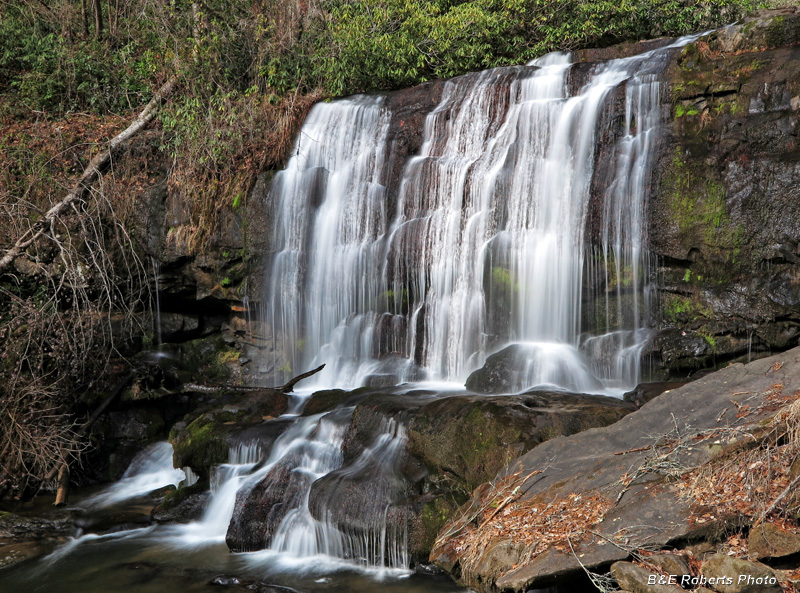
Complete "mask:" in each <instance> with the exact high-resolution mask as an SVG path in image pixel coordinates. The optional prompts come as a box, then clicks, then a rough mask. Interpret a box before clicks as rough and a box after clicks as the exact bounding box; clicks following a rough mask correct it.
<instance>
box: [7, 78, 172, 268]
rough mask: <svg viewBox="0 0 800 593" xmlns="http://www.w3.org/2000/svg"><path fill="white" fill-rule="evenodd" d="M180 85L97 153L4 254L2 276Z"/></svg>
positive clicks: (168, 86) (159, 95)
mask: <svg viewBox="0 0 800 593" xmlns="http://www.w3.org/2000/svg"><path fill="white" fill-rule="evenodd" d="M177 82H178V77H177V75H175V76H172V78H170V79H169V80H168V81H167V82H166V83H164V85H163V86H162V87H161V88H160V89H158V90H157V91H156V93H155V94H154V95H153V98H152V99H150V102H149V103H148V104H147V105H145V107H144V109H142V111H141V112H140V113H139V115H137V116H136V119H134V120H133V122H132V123H131V125H129V126H128V127H127V128H125V129H124V130H123V131H122V132H120V133H119V134H117V135H116V136H114V138H112V139H111V141H110V142H109V143H108V146H106V148H105V149H104V150H103V151H102V152H100V153H98V154H96V155H95V156H94V158H92V160H91V161H89V165H88V166H87V167H86V170H85V171H84V172H83V175H81V177H80V179H78V182H77V183H76V184H75V185H74V186H73V187H72V189H71V190H70V192H69V193H68V194H67V195H66V197H65V198H64V199H63V200H61V201H60V202H58V203H57V204H56V205H54V206H53V207H52V208H50V210H48V211H47V213H46V214H45V215H44V216H43V217H42V218H41V219H39V220H37V221H36V222H34V223H33V224H32V225H31V227H30V228H29V229H28V230H27V231H25V232H24V233H23V234H22V236H20V237H19V238H18V239H17V240H16V242H15V243H14V245H12V246H11V248H10V249H8V251H6V253H5V255H3V257H2V258H0V273H2V272H3V271H4V270H5V269H6V268H8V267H9V266H10V265H11V264H12V263H13V262H14V260H15V259H16V258H17V257H19V256H20V255H22V253H23V252H24V251H25V249H27V248H28V247H29V246H30V245H32V244H33V243H34V242H35V241H36V240H37V239H39V237H41V236H42V235H43V234H44V233H45V232H47V230H48V229H49V228H50V227H51V226H52V225H53V223H54V222H55V220H56V218H58V217H59V216H61V215H62V214H63V213H64V212H66V211H67V209H68V208H69V207H70V206H71V205H72V204H73V203H74V202H76V201H78V200H80V199H81V198H82V197H83V195H84V194H85V193H86V192H87V191H88V190H89V189H90V188H91V186H92V184H93V183H94V182H95V181H97V180H98V179H99V178H100V175H101V174H102V172H103V170H105V168H106V167H107V166H108V164H109V163H110V162H111V157H112V156H113V155H114V153H116V152H117V151H119V149H120V148H122V146H124V145H125V144H126V143H127V142H128V141H129V140H130V139H131V138H133V137H134V136H135V135H136V134H137V133H138V132H139V131H140V130H142V128H144V127H145V126H146V125H147V124H148V123H150V122H151V121H152V119H153V118H154V117H155V115H156V112H157V110H158V106H159V105H160V104H161V102H162V101H163V100H164V99H166V98H167V97H168V96H169V95H170V93H172V91H173V89H174V88H175V85H176V84H177Z"/></svg>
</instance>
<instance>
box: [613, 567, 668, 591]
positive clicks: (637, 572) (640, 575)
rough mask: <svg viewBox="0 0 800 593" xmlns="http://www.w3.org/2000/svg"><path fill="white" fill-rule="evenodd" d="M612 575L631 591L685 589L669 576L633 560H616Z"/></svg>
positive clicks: (624, 587) (620, 584) (619, 583)
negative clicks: (648, 568)
mask: <svg viewBox="0 0 800 593" xmlns="http://www.w3.org/2000/svg"><path fill="white" fill-rule="evenodd" d="M611 576H612V577H614V580H615V581H617V584H618V585H619V586H620V587H622V588H623V589H625V590H627V591H630V592H631V593H681V592H682V591H683V589H682V588H681V587H679V586H678V585H677V584H676V583H675V581H674V580H672V579H670V577H668V576H664V575H662V574H659V573H656V572H653V571H651V570H647V569H646V568H643V567H641V566H638V565H636V564H633V563H632V562H615V563H614V564H612V565H611Z"/></svg>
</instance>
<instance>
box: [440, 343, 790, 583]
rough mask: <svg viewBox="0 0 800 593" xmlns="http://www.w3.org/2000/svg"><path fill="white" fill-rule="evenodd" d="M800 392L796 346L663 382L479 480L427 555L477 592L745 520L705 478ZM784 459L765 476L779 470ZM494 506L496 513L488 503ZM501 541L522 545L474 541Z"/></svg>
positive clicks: (761, 434)
mask: <svg viewBox="0 0 800 593" xmlns="http://www.w3.org/2000/svg"><path fill="white" fill-rule="evenodd" d="M799 397H800V348H796V349H794V350H791V351H789V352H786V353H784V354H781V355H777V356H773V357H770V358H765V359H762V360H759V361H756V362H752V363H750V364H748V365H742V364H733V365H730V366H728V367H726V368H725V369H723V370H721V371H717V372H715V373H711V374H709V375H707V376H706V377H704V378H702V379H699V380H698V381H696V382H694V383H689V384H687V385H685V386H683V387H680V388H678V389H673V390H670V391H668V392H665V393H663V394H662V395H660V396H658V397H656V398H654V399H653V400H651V401H650V402H648V403H647V404H645V405H644V406H642V407H641V408H640V409H639V410H637V411H635V412H633V413H631V414H629V415H627V416H625V417H624V418H622V419H621V420H620V421H619V422H616V423H614V424H611V425H609V426H606V427H604V428H596V429H592V430H587V431H584V432H581V433H579V434H574V435H571V436H568V437H564V438H556V439H551V440H549V441H547V442H544V443H542V444H540V445H539V446H537V447H535V448H533V449H532V450H531V451H529V452H528V453H526V454H525V455H523V456H522V457H520V458H519V459H518V460H517V461H516V462H513V463H512V464H510V466H509V467H508V468H507V469H506V470H504V471H503V472H501V473H500V474H499V475H498V476H497V477H496V478H495V479H494V480H492V482H491V483H489V484H485V485H483V486H481V487H480V488H478V489H476V491H475V493H474V494H473V497H472V498H471V500H470V501H469V502H468V503H466V504H465V505H464V506H463V507H462V511H461V513H459V515H458V516H459V517H464V516H466V518H465V519H462V520H459V521H455V522H451V523H449V524H448V525H446V526H445V527H444V529H443V530H442V531H440V534H439V538H440V539H439V540H438V542H437V545H436V547H435V549H434V550H433V552H432V553H431V559H432V560H433V561H434V562H435V563H437V564H438V565H439V566H441V567H442V568H444V569H446V570H448V571H449V572H450V573H451V574H452V575H454V576H455V577H456V578H458V579H459V580H460V581H461V582H462V583H463V584H465V585H466V586H469V587H472V588H475V589H477V590H478V591H482V592H489V591H492V592H494V591H497V590H502V591H506V590H509V591H525V590H527V589H529V588H531V587H534V588H538V587H543V586H550V585H551V584H553V583H555V582H558V580H559V579H562V578H567V577H570V576H575V575H577V574H581V573H582V571H583V567H584V566H585V567H587V568H589V569H598V568H602V567H606V566H608V565H610V564H611V563H613V562H617V561H622V560H625V559H626V558H627V557H628V555H629V553H630V551H631V550H635V549H637V548H638V549H653V548H664V547H667V546H671V545H676V544H681V543H683V544H686V543H687V542H691V541H697V540H700V539H703V538H712V539H713V538H714V537H718V534H720V533H724V532H725V531H726V530H728V529H730V528H731V525H738V526H739V527H740V528H741V527H743V526H745V527H746V525H747V522H748V521H750V520H753V519H754V515H755V514H756V511H755V510H754V509H751V510H750V511H749V513H750V514H749V515H748V514H747V512H748V510H747V507H741V506H732V507H731V508H730V509H728V510H726V509H725V508H715V507H719V506H724V505H725V504H726V502H727V501H728V500H729V499H730V500H732V501H736V502H737V503H741V504H745V503H746V500H745V499H744V498H743V497H742V496H739V495H736V496H734V497H733V498H732V499H731V496H727V497H723V498H719V492H717V491H715V489H714V488H711V487H708V488H705V489H704V487H703V484H706V485H707V484H710V482H709V479H708V476H715V473H714V472H717V471H722V470H724V468H725V467H727V466H728V465H730V463H731V459H733V460H735V461H737V462H738V460H739V459H740V458H739V457H736V455H739V454H741V455H745V454H746V452H747V451H748V450H750V449H751V448H752V447H753V445H754V444H758V443H759V439H760V438H768V437H767V435H769V434H771V433H772V431H773V430H774V429H773V427H774V426H775V425H774V423H773V420H772V418H773V416H774V415H775V414H776V413H778V415H779V416H780V414H782V412H781V410H782V408H783V407H784V406H786V405H788V404H790V403H791V402H793V401H795V400H796V399H798V398H799ZM781 417H782V416H781ZM772 446H775V445H772ZM783 446H789V445H783ZM778 454H779V453H778ZM741 459H749V458H745V457H742V458H741ZM717 460H718V461H717ZM750 461H752V460H750ZM726 464H727V465H726ZM762 464H763V465H765V466H766V463H764V462H762ZM750 465H752V464H751V463H749V461H748V464H747V465H745V466H744V467H750ZM785 465H787V467H782V466H781V467H780V468H778V467H774V468H773V469H774V470H775V473H774V475H773V476H772V478H768V479H775V480H786V479H787V478H786V475H784V474H788V471H789V468H788V463H787V464H785ZM758 466H759V463H756V464H755V466H754V467H758ZM732 467H736V465H735V464H734V465H733V466H732ZM700 468H703V469H702V471H703V472H704V473H702V474H699V473H697V472H700V471H701V469H700ZM738 471H739V470H737V472H736V475H738ZM748 471H751V473H752V471H753V470H748ZM781 472H783V473H781ZM736 475H732V476H731V480H730V481H729V482H728V484H729V487H735V484H736ZM753 475H754V476H755V474H753ZM693 476H706V478H705V480H702V479H700V480H699V481H698V479H696V478H694V477H693ZM778 483H780V482H778ZM763 487H764V486H762V488H763ZM697 488H700V490H696V489H697ZM501 505H502V506H503V509H502V511H503V512H502V513H500V514H499V515H498V514H497V513H495V511H492V510H491V509H493V508H497V507H499V506H501ZM481 509H485V510H481ZM737 513H738V514H737ZM741 513H745V514H744V515H742V514H741ZM732 514H733V515H732ZM489 519H494V520H493V521H491V522H489ZM715 534H716V535H715ZM501 540H502V541H506V540H510V541H511V542H512V543H515V544H516V545H517V546H518V547H520V548H521V549H518V550H517V554H516V557H517V559H516V560H515V561H513V562H512V561H508V562H506V563H500V562H497V561H495V562H493V563H492V564H491V565H489V564H487V563H485V562H481V555H482V553H483V550H485V549H486V548H487V546H491V545H492V544H493V543H494V542H495V541H501ZM626 586H627V585H626Z"/></svg>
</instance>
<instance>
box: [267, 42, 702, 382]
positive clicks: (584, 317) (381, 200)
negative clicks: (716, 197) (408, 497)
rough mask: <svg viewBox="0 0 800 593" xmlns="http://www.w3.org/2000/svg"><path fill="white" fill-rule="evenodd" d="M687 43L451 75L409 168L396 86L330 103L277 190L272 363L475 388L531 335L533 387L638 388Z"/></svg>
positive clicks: (528, 356) (522, 376) (306, 130)
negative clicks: (670, 92)
mask: <svg viewBox="0 0 800 593" xmlns="http://www.w3.org/2000/svg"><path fill="white" fill-rule="evenodd" d="M688 41H689V39H688V38H687V39H682V40H680V41H678V42H676V43H675V44H673V45H672V46H670V48H672V47H677V46H679V45H682V44H684V43H688ZM670 48H664V49H659V50H654V51H650V52H647V53H644V54H641V55H637V56H634V57H630V58H624V59H618V60H612V61H608V62H604V63H600V64H597V65H595V66H594V67H593V68H592V70H591V71H589V72H588V73H587V72H586V71H585V70H580V69H577V68H575V67H573V65H572V64H571V62H570V57H569V55H566V54H551V55H548V56H545V57H543V58H540V59H538V60H536V61H534V62H532V63H530V64H528V65H527V66H521V67H514V68H497V69H494V70H489V71H485V72H481V73H476V74H468V75H465V76H461V77H458V78H455V79H452V80H449V81H447V82H446V83H444V88H443V91H442V95H441V99H440V101H439V103H438V104H437V105H436V106H435V108H434V109H433V110H432V111H431V112H430V113H429V114H428V115H427V117H426V119H425V123H424V132H423V140H422V145H421V148H420V151H419V154H418V155H417V156H413V157H411V158H410V159H409V160H408V161H407V163H406V165H405V167H404V169H403V170H402V173H401V174H400V176H399V178H394V177H393V176H392V171H391V168H392V166H393V158H394V155H393V150H394V147H393V145H392V141H391V139H390V122H391V120H392V117H394V114H393V113H392V111H391V107H390V106H389V103H390V101H388V99H387V98H384V97H364V96H357V97H353V98H349V99H343V100H339V101H334V102H331V103H320V104H318V105H317V106H316V107H315V108H314V109H313V110H312V112H311V113H310V115H309V116H308V118H307V120H306V122H305V124H304V125H303V128H302V131H301V133H300V135H299V137H298V140H297V144H296V147H295V150H294V152H293V155H294V156H293V157H292V158H291V159H290V160H289V162H288V164H287V166H286V169H285V170H284V171H281V172H279V173H278V174H277V175H276V177H275V179H274V182H273V185H272V189H271V198H270V199H271V200H272V201H273V203H274V204H276V208H277V214H276V222H275V229H274V236H275V237H276V241H277V243H276V248H275V255H274V257H273V259H272V262H271V265H270V266H269V271H268V274H267V293H268V297H267V299H266V309H267V310H266V312H265V316H266V318H267V320H268V322H269V323H270V324H271V326H272V331H273V339H274V341H275V346H276V347H275V351H276V352H278V353H279V354H278V356H279V357H280V356H283V358H281V359H280V360H276V361H273V368H279V367H281V365H282V368H283V369H284V370H299V369H308V368H313V367H316V366H318V365H319V364H322V363H324V364H325V365H326V367H325V369H324V371H323V372H322V373H320V374H319V375H318V377H317V378H316V379H317V384H318V385H320V386H336V387H345V388H354V387H358V386H360V385H363V384H364V383H365V381H367V380H368V379H369V377H370V376H371V375H372V376H374V375H388V376H389V377H392V378H394V379H395V382H396V383H399V382H403V381H415V380H419V379H429V380H439V381H459V382H463V381H464V380H465V379H466V378H467V376H468V375H469V374H470V373H471V372H472V371H474V370H476V369H478V368H480V367H481V366H482V365H483V364H484V362H485V361H486V358H487V356H488V355H490V354H491V353H492V352H496V351H499V350H501V349H503V348H504V347H506V346H508V345H511V344H517V345H520V346H521V348H520V349H518V351H517V352H518V354H520V353H522V352H524V353H525V354H524V357H522V359H521V362H522V363H523V367H524V368H522V369H519V371H520V372H518V373H517V379H518V380H517V382H516V384H515V385H514V389H515V391H522V390H524V389H527V388H530V387H535V386H548V387H557V388H562V389H567V390H572V391H584V392H589V393H604V394H610V395H620V394H622V393H623V392H624V391H626V390H629V389H631V388H632V387H633V386H635V385H636V384H637V382H638V380H639V356H640V352H641V349H642V346H643V344H644V342H645V340H646V339H647V335H648V333H647V331H646V330H645V329H644V322H645V319H646V314H647V307H648V294H649V292H648V270H647V266H648V259H647V254H646V253H645V250H644V247H643V240H644V237H643V223H642V221H643V216H644V211H645V208H646V196H647V191H648V185H649V174H650V169H651V167H652V162H651V157H652V155H653V153H655V152H656V144H657V141H658V135H659V129H660V125H661V121H662V119H663V117H664V107H663V106H662V102H661V87H660V82H659V72H660V70H661V68H662V67H663V65H664V63H665V61H666V58H667V57H668V56H669V51H671V50H670Z"/></svg>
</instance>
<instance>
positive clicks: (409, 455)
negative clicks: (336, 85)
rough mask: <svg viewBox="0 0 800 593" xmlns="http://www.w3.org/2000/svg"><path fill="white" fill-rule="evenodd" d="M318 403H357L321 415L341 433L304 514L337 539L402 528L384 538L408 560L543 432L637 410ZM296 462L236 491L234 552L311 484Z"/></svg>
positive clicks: (389, 400)
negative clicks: (337, 455) (341, 427)
mask: <svg viewBox="0 0 800 593" xmlns="http://www.w3.org/2000/svg"><path fill="white" fill-rule="evenodd" d="M359 399H360V401H358V400H359ZM317 400H318V401H319V402H320V405H322V402H328V401H330V402H333V401H344V400H347V401H348V403H351V404H352V403H355V402H358V403H357V405H356V406H355V408H354V409H351V408H343V409H341V410H340V411H337V412H334V413H333V415H329V416H325V418H330V419H332V420H330V421H336V422H345V423H346V431H345V432H344V434H343V437H342V449H341V460H340V462H339V463H340V465H339V467H338V469H334V471H331V472H329V473H328V474H327V475H325V476H324V477H321V478H319V479H317V480H316V481H314V482H313V485H311V487H310V492H309V498H308V508H309V510H310V512H311V514H312V515H313V517H314V518H315V519H316V520H318V521H319V522H320V523H322V524H325V525H327V526H328V527H326V529H328V528H331V529H338V530H339V531H340V532H341V533H342V534H345V535H344V537H343V538H342V539H343V541H345V540H346V541H357V540H360V539H363V541H373V540H375V541H377V540H378V539H379V538H378V536H379V535H380V534H381V533H383V529H384V528H385V527H386V526H405V527H404V528H403V533H402V534H401V533H400V532H397V533H395V531H396V530H395V531H392V529H390V530H389V532H387V533H391V535H387V541H389V540H391V539H392V537H395V538H400V539H405V540H407V542H408V551H409V554H410V556H411V560H412V561H424V560H426V559H427V556H428V553H429V552H430V549H431V547H432V545H433V542H434V539H435V538H436V534H437V532H438V530H439V529H440V527H441V526H442V525H444V524H445V523H446V522H447V521H448V520H450V519H451V518H452V517H453V514H454V512H455V511H456V510H457V509H458V507H459V505H460V504H461V503H463V502H464V501H465V500H467V499H468V497H469V495H470V493H471V492H472V490H473V489H474V488H475V487H476V486H478V485H479V484H481V483H482V482H484V481H486V480H488V479H490V478H491V477H492V476H494V475H495V474H496V473H497V472H498V471H499V470H500V469H501V468H502V467H504V466H505V465H506V464H507V463H508V462H509V461H511V460H513V459H514V458H516V457H518V456H519V455H521V454H523V453H524V452H525V451H528V450H529V449H531V448H532V447H534V446H535V445H537V444H538V443H541V442H543V441H545V440H547V439H549V438H553V437H556V436H559V435H564V434H573V433H575V432H579V431H581V430H585V429H587V428H591V427H595V426H605V425H607V424H609V423H612V422H615V421H617V420H618V419H620V418H622V417H623V416H624V415H625V414H627V413H629V412H631V411H632V410H633V409H634V406H633V405H632V404H629V403H626V402H623V401H622V400H619V399H615V398H609V397H603V396H590V395H581V394H569V393H564V392H537V393H528V394H522V395H515V396H496V397H486V396H474V395H460V396H452V397H435V396H432V395H431V394H430V393H429V392H411V393H406V394H401V393H369V392H368V391H365V390H364V389H361V390H357V391H356V392H352V393H351V395H350V396H349V397H348V396H346V394H344V393H339V392H323V393H321V394H319V395H318V396H317ZM311 401H314V399H312V400H311ZM348 410H352V411H351V412H348ZM349 413H350V414H351V415H350V416H349V417H348V416H346V415H347V414H349ZM316 430H318V429H316ZM312 437H313V435H312ZM296 465H297V460H296V459H293V458H292V456H291V455H289V456H287V457H285V458H284V459H282V460H281V461H280V462H278V463H277V464H276V465H275V466H274V467H272V468H271V469H270V470H269V472H268V473H267V474H266V475H265V476H264V477H263V479H261V481H259V482H257V483H255V484H253V485H251V486H250V487H249V488H248V489H245V490H243V491H242V492H240V494H239V497H238V499H237V505H236V510H235V512H234V517H233V520H232V522H231V525H230V527H229V529H228V535H227V542H228V545H229V547H230V548H231V549H233V550H255V549H261V548H265V547H268V546H269V545H270V544H271V543H272V537H273V536H274V534H275V532H276V529H277V526H278V524H279V523H280V521H281V520H282V518H283V516H284V515H285V514H286V511H287V509H289V508H292V507H294V506H297V505H298V504H299V503H300V501H301V499H302V496H303V494H304V492H305V491H307V490H308V488H309V485H310V483H309V482H308V480H309V477H308V474H307V472H306V473H304V472H299V471H293V468H294V467H295V466H296ZM398 541H399V540H398ZM389 543H391V542H389ZM388 546H389V544H387V553H393V551H392V550H389V549H388ZM395 551H396V550H395ZM367 552H368V553H376V552H375V551H374V550H368V551H367Z"/></svg>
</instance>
